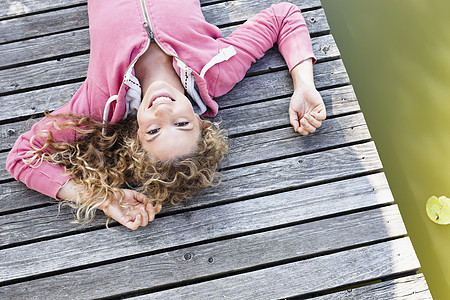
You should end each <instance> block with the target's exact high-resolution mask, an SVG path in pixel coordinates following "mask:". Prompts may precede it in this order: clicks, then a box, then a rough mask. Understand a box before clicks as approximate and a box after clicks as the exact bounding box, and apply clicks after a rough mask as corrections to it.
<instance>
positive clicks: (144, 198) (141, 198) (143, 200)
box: [134, 192, 150, 205]
mask: <svg viewBox="0 0 450 300" xmlns="http://www.w3.org/2000/svg"><path fill="white" fill-rule="evenodd" d="M134 198H135V199H136V200H137V201H139V202H141V203H143V204H145V205H146V204H147V203H148V202H149V201H150V200H149V199H148V197H147V196H145V195H144V194H141V193H138V192H134Z"/></svg>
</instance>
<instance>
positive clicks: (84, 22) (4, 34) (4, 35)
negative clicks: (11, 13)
mask: <svg viewBox="0 0 450 300" xmlns="http://www.w3.org/2000/svg"><path fill="white" fill-rule="evenodd" d="M87 27H88V12H87V6H77V7H72V8H67V9H60V10H55V11H49V12H46V13H42V14H37V15H30V16H25V17H21V18H14V19H7V20H3V21H2V27H1V28H2V31H1V34H0V43H10V42H14V41H18V40H23V39H29V38H33V37H37V36H43V35H49V34H55V33H60V32H64V31H70V30H77V29H81V28H87Z"/></svg>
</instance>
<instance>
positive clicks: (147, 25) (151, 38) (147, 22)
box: [125, 0, 187, 76]
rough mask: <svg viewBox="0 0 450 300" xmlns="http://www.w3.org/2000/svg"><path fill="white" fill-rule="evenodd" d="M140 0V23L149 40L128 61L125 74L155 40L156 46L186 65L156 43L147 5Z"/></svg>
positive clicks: (143, 0)
mask: <svg viewBox="0 0 450 300" xmlns="http://www.w3.org/2000/svg"><path fill="white" fill-rule="evenodd" d="M140 2H141V8H142V12H143V14H144V23H142V27H144V29H145V31H146V32H147V34H148V37H149V40H148V42H147V45H146V46H145V49H144V51H142V52H141V53H140V54H139V55H138V56H136V58H135V59H134V60H133V61H132V62H131V63H130V65H129V66H128V68H127V70H126V71H125V76H127V74H128V72H129V70H130V69H131V68H132V67H133V66H134V65H135V64H136V62H137V60H138V59H139V58H140V57H141V56H142V55H143V54H144V53H145V52H147V50H148V48H149V47H150V43H151V42H155V43H156V44H157V45H158V47H159V48H160V49H161V50H162V51H163V52H164V53H165V54H166V55H169V56H171V57H175V58H176V59H178V60H180V61H182V62H183V63H184V65H186V66H187V64H186V63H185V62H184V61H183V60H182V59H181V58H179V57H177V56H175V55H172V54H170V53H167V52H166V50H164V48H163V47H161V45H160V44H159V43H158V41H157V40H156V39H155V34H154V33H153V31H152V27H151V26H150V18H149V16H148V12H147V7H146V6H145V0H140Z"/></svg>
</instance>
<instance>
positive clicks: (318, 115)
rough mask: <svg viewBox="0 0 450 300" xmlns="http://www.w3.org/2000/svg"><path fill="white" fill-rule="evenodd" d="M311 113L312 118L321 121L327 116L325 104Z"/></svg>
mask: <svg viewBox="0 0 450 300" xmlns="http://www.w3.org/2000/svg"><path fill="white" fill-rule="evenodd" d="M311 115H312V116H313V117H314V119H316V120H319V121H323V120H325V119H326V118H327V110H326V109H325V106H323V105H320V106H319V107H317V108H316V109H315V110H314V111H313V112H312V113H311Z"/></svg>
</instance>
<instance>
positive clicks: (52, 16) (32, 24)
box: [0, 0, 329, 43]
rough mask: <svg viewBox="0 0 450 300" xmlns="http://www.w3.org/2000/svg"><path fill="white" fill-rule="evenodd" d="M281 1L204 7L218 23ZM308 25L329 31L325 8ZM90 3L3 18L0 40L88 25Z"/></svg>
mask: <svg viewBox="0 0 450 300" xmlns="http://www.w3.org/2000/svg"><path fill="white" fill-rule="evenodd" d="M276 2H278V1H276V0H271V1H252V0H237V1H236V0H235V1H230V2H225V3H218V4H213V5H208V6H205V7H202V11H203V14H204V15H205V19H206V20H207V21H208V22H210V23H211V24H214V25H216V26H226V25H227V24H228V25H229V24H230V23H232V24H233V25H234V24H235V23H239V22H244V21H245V20H247V19H248V18H250V17H252V16H253V15H255V14H256V13H258V12H259V11H260V10H262V9H264V8H266V7H268V6H269V5H270V3H276ZM292 2H293V3H295V4H297V5H298V6H299V7H300V8H301V9H306V8H313V7H320V1H319V0H304V1H301V0H294V1H292ZM303 16H304V18H305V21H306V23H307V25H308V26H311V25H312V26H313V27H314V28H316V29H317V30H316V32H317V33H319V32H320V33H322V32H323V33H326V32H328V31H329V26H328V23H327V19H326V16H325V13H324V11H323V9H317V10H313V11H308V12H305V13H304V14H303ZM88 26H89V20H88V12H87V6H86V5H83V6H76V7H70V8H65V9H59V10H54V11H49V12H45V13H42V14H37V15H30V16H25V17H21V18H14V19H7V20H3V21H2V27H1V28H2V31H1V34H0V43H10V42H14V41H18V40H23V39H29V38H33V37H37V36H43V35H50V34H56V33H61V32H64V31H72V30H78V29H82V28H88Z"/></svg>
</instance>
